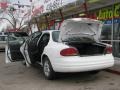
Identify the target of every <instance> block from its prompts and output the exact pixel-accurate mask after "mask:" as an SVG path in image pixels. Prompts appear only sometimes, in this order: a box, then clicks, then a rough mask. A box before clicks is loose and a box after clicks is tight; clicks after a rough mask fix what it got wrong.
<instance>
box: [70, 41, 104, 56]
mask: <svg viewBox="0 0 120 90" xmlns="http://www.w3.org/2000/svg"><path fill="white" fill-rule="evenodd" d="M68 45H70V46H72V47H75V48H77V50H78V51H79V54H80V56H94V55H102V54H105V48H106V45H103V44H100V43H78V42H77V43H75V42H74V43H68Z"/></svg>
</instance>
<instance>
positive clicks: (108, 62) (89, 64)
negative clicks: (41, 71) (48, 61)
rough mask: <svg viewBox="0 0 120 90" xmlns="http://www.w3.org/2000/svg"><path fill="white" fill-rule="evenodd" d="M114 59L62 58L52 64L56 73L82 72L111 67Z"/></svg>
mask: <svg viewBox="0 0 120 90" xmlns="http://www.w3.org/2000/svg"><path fill="white" fill-rule="evenodd" d="M113 65H114V59H113V56H112V55H104V56H91V57H78V56H75V57H64V58H59V59H57V61H56V62H55V63H52V66H53V69H54V71H56V72H84V71H93V70H100V69H105V68H109V67H112V66H113Z"/></svg>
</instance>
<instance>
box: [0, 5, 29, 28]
mask: <svg viewBox="0 0 120 90" xmlns="http://www.w3.org/2000/svg"><path fill="white" fill-rule="evenodd" d="M2 14H3V15H2V16H1V18H0V19H1V20H2V21H7V22H9V24H10V25H11V29H14V30H21V29H22V28H23V27H24V26H25V25H26V24H25V23H24V22H25V19H26V17H28V15H30V14H29V13H26V14H25V13H20V9H19V10H17V9H15V8H14V7H10V8H8V9H7V10H5V11H4V12H2Z"/></svg>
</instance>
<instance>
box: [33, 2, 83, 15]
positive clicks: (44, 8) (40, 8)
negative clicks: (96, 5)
mask: <svg viewBox="0 0 120 90" xmlns="http://www.w3.org/2000/svg"><path fill="white" fill-rule="evenodd" d="M76 1H77V0H39V1H37V2H36V3H35V4H34V7H35V8H34V9H33V11H32V12H33V15H37V14H42V13H47V12H51V11H52V10H55V9H58V8H60V7H63V6H64V5H67V4H69V3H73V2H76ZM80 2H81V3H84V0H80Z"/></svg>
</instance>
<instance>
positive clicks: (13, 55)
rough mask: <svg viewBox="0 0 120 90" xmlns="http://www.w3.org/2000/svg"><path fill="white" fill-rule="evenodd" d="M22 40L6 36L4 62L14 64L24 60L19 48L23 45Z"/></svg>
mask: <svg viewBox="0 0 120 90" xmlns="http://www.w3.org/2000/svg"><path fill="white" fill-rule="evenodd" d="M23 42H24V39H23V38H22V37H19V38H18V37H14V36H11V35H8V37H7V45H6V50H5V51H6V62H15V61H22V60H24V58H23V55H22V54H21V52H20V46H21V45H22V44H23Z"/></svg>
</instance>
